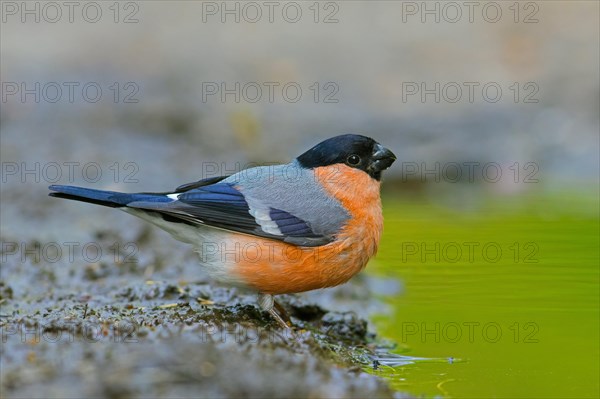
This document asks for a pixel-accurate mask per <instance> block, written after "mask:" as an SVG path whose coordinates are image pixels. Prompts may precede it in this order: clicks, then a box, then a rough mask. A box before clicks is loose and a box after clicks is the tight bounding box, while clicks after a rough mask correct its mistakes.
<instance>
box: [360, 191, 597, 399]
mask: <svg viewBox="0 0 600 399" xmlns="http://www.w3.org/2000/svg"><path fill="white" fill-rule="evenodd" d="M487 197H489V198H487V199H484V200H481V201H479V202H478V203H477V204H476V205H475V206H474V207H471V209H469V210H464V209H463V210H457V209H456V207H450V206H447V205H443V203H441V201H437V202H433V203H432V201H431V200H429V201H427V200H424V199H418V200H414V199H412V200H411V199H398V198H396V197H390V196H387V197H384V213H385V232H384V237H383V239H382V243H381V247H380V252H379V254H378V256H377V258H376V260H375V261H373V262H372V263H371V264H370V265H369V269H368V270H370V272H371V273H373V274H376V275H379V276H384V277H389V278H393V279H399V280H400V281H401V282H402V284H403V292H402V293H401V294H399V295H395V296H393V297H389V296H388V297H385V296H384V297H383V300H384V301H385V302H386V303H388V304H389V305H390V306H391V308H392V313H391V314H387V315H380V316H377V317H375V318H374V323H375V325H376V328H377V330H378V332H379V333H380V335H381V336H383V337H384V338H387V339H389V340H390V341H393V342H395V343H396V344H397V345H396V347H395V348H394V349H392V352H394V353H397V354H401V355H406V356H407V361H408V363H409V364H407V365H403V366H395V367H387V366H385V365H382V366H381V368H380V369H379V370H377V371H372V372H373V373H377V374H380V375H383V376H384V377H386V378H387V379H389V380H390V381H391V383H392V385H393V386H394V388H396V389H398V390H399V391H401V392H406V393H409V394H411V395H416V396H425V397H439V396H441V397H461V398H462V397H497V398H523V397H527V398H534V397H545V398H548V397H560V398H566V397H578V398H579V397H597V395H598V392H599V386H598V381H599V379H598V375H599V306H598V305H599V290H598V287H599V219H598V202H597V201H598V197H597V190H596V191H590V192H589V193H577V192H561V193H547V192H546V193H536V194H529V195H526V196H517V197H508V198H507V197H503V198H500V199H497V198H494V197H493V196H487Z"/></svg>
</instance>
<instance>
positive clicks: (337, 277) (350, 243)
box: [231, 165, 383, 294]
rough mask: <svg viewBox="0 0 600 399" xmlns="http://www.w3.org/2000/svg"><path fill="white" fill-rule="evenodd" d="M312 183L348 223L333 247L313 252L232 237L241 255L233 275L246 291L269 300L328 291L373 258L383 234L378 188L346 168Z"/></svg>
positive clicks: (322, 173)
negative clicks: (344, 213) (275, 296)
mask: <svg viewBox="0 0 600 399" xmlns="http://www.w3.org/2000/svg"><path fill="white" fill-rule="evenodd" d="M315 177H316V179H317V180H318V181H319V182H320V184H322V185H323V187H324V188H325V190H326V191H327V192H328V193H329V194H330V195H332V196H333V197H335V198H337V199H338V200H339V201H340V202H341V203H342V205H344V207H345V208H346V209H347V210H348V212H349V213H350V215H351V218H350V220H349V221H348V222H347V223H346V225H345V226H344V227H343V229H342V231H341V232H340V234H338V235H337V237H336V239H335V241H333V242H332V243H330V244H327V245H323V246H321V247H314V248H309V247H296V246H294V245H290V244H286V243H282V242H279V241H273V240H268V239H262V238H258V237H251V236H241V235H236V241H237V243H236V245H237V244H239V248H240V249H243V250H242V252H241V256H239V258H238V259H236V262H235V264H234V265H231V266H232V272H233V273H235V274H236V275H237V277H238V278H239V279H240V280H241V281H243V282H244V284H245V285H248V286H250V287H252V288H254V289H256V290H258V291H261V292H264V293H268V294H283V293H293V292H303V291H309V290H313V289H317V288H324V287H332V286H336V285H339V284H342V283H345V282H346V281H348V280H349V279H350V278H351V277H352V276H354V275H355V274H357V273H358V272H360V271H361V270H362V269H363V268H364V267H365V266H366V264H367V262H368V260H369V259H370V258H371V257H372V256H373V255H375V253H376V252H377V246H378V244H379V239H380V237H381V232H382V230H383V216H382V213H381V199H380V196H379V187H380V184H379V182H378V181H376V180H374V179H372V178H371V177H370V176H368V175H367V174H366V173H365V172H363V171H360V170H357V169H354V168H350V167H348V166H345V165H332V166H327V167H321V168H317V169H315Z"/></svg>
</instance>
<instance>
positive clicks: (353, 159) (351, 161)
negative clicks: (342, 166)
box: [346, 154, 360, 165]
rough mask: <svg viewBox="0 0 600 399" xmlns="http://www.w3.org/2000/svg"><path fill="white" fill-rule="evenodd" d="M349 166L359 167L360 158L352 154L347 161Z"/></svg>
mask: <svg viewBox="0 0 600 399" xmlns="http://www.w3.org/2000/svg"><path fill="white" fill-rule="evenodd" d="M346 162H348V164H349V165H358V164H359V163H360V157H359V156H358V155H356V154H352V155H350V156H349V157H348V159H347V160H346Z"/></svg>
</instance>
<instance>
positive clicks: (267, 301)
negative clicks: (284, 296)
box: [258, 293, 290, 328]
mask: <svg viewBox="0 0 600 399" xmlns="http://www.w3.org/2000/svg"><path fill="white" fill-rule="evenodd" d="M258 305H259V306H260V307H261V309H262V310H266V311H267V312H269V314H270V315H271V317H272V318H274V319H275V321H277V323H279V325H281V326H282V327H283V328H290V326H288V324H287V323H286V322H285V321H284V320H283V318H282V317H281V315H280V314H279V313H277V310H280V311H281V310H283V313H285V310H284V309H283V308H282V307H281V305H279V304H278V303H276V302H275V299H274V298H273V295H271V294H263V293H260V294H258ZM275 308H277V310H276V309H275ZM286 316H287V314H286ZM288 319H289V317H288Z"/></svg>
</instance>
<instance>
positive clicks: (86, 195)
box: [48, 185, 169, 208]
mask: <svg viewBox="0 0 600 399" xmlns="http://www.w3.org/2000/svg"><path fill="white" fill-rule="evenodd" d="M48 188H49V189H50V190H52V191H54V192H53V193H50V194H49V195H50V196H51V197H57V198H66V199H70V200H75V201H82V202H89V203H91V204H96V205H103V206H109V207H111V208H121V207H124V206H127V204H129V203H131V202H135V201H153V202H155V201H157V200H158V201H161V202H162V201H163V199H164V200H167V201H168V200H169V198H168V197H166V196H165V195H163V194H142V193H140V194H126V193H119V192H116V191H104V190H94V189H91V188H83V187H74V186H55V185H53V186H50V187H48Z"/></svg>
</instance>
